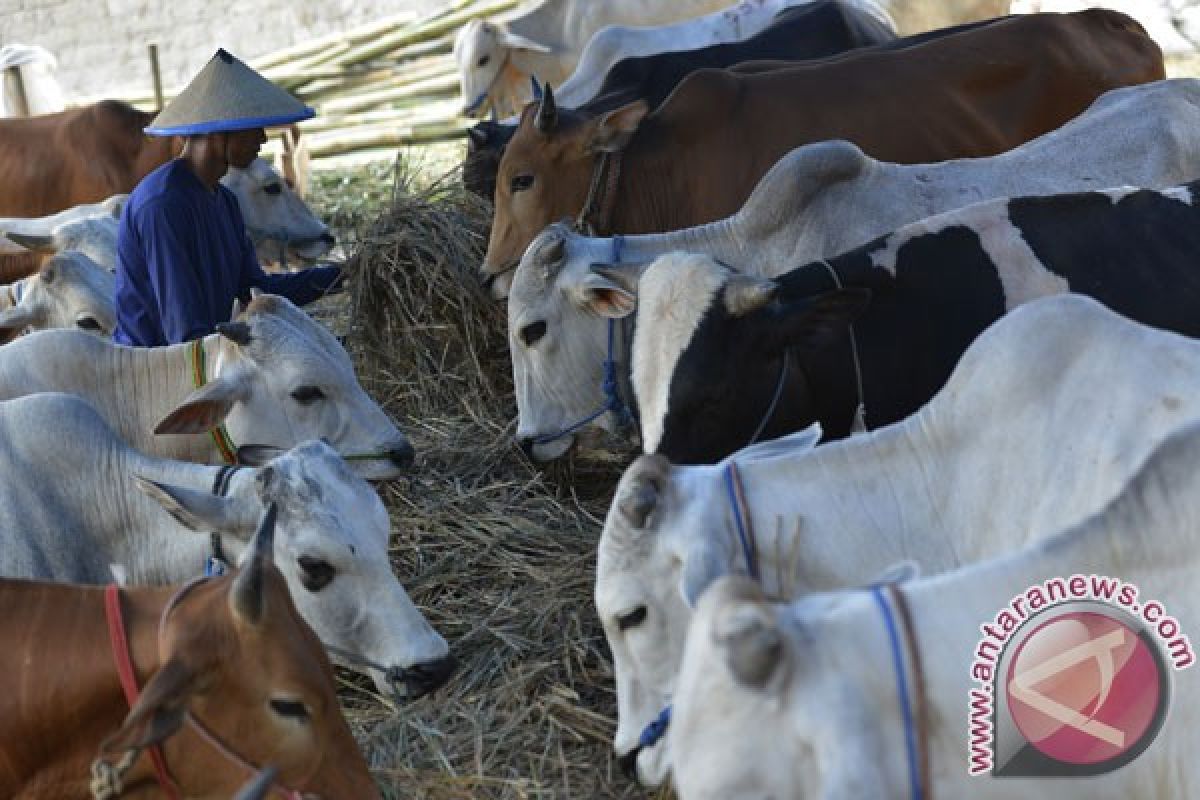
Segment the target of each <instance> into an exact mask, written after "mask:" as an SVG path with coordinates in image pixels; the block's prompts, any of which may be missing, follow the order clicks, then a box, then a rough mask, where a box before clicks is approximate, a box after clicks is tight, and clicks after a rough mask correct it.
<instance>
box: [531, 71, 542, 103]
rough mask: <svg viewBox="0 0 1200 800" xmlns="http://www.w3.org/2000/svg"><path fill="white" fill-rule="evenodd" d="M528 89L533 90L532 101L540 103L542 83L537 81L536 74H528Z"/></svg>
mask: <svg viewBox="0 0 1200 800" xmlns="http://www.w3.org/2000/svg"><path fill="white" fill-rule="evenodd" d="M529 86H530V90H531V91H532V92H533V101H534V102H535V103H540V102H541V101H542V85H541V84H540V83H538V79H537V76H536V75H530V76H529Z"/></svg>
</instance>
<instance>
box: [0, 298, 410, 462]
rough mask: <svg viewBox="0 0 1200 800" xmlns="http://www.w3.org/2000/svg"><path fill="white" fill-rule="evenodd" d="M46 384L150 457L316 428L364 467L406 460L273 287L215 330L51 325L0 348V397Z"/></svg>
mask: <svg viewBox="0 0 1200 800" xmlns="http://www.w3.org/2000/svg"><path fill="white" fill-rule="evenodd" d="M49 391H61V392H69V393H71V394H77V395H80V396H82V397H85V398H87V399H88V400H89V401H90V402H91V403H92V404H93V405H94V406H96V408H97V409H98V410H99V411H100V414H101V416H103V417H104V419H105V420H107V421H108V423H109V424H110V425H111V426H112V427H113V428H114V429H115V430H116V431H117V432H118V433H119V434H120V435H121V437H122V438H123V439H124V440H125V441H127V442H129V443H130V444H131V445H132V446H134V447H136V448H137V449H139V450H141V451H143V452H146V453H149V454H152V455H156V456H159V457H162V458H172V459H177V460H180V461H194V462H199V463H204V464H213V463H221V462H225V463H231V462H233V461H235V460H236V458H237V455H238V452H237V451H238V448H237V443H254V444H268V445H276V446H278V447H293V446H295V445H297V444H299V443H300V442H301V441H304V440H306V439H317V438H322V437H324V438H326V439H328V440H329V442H330V443H331V444H332V445H333V446H334V447H335V448H336V449H337V450H338V451H339V452H341V453H342V454H343V455H344V456H346V457H347V459H349V460H352V462H353V464H354V466H355V468H356V470H357V471H358V472H359V473H360V474H361V475H363V476H364V477H367V478H375V479H384V478H393V477H397V476H399V475H401V474H402V473H403V468H405V467H407V466H408V465H409V464H411V463H412V460H413V449H412V445H411V444H409V442H408V439H407V438H405V436H404V434H402V433H401V432H400V431H399V430H397V429H396V426H395V424H393V423H392V421H391V420H390V419H388V417H387V415H386V414H384V412H383V410H382V409H380V408H379V406H378V405H377V404H376V403H375V401H374V400H372V399H371V398H370V397H369V396H368V395H367V393H366V392H364V391H363V389H362V387H361V386H360V385H359V383H358V380H357V378H356V377H355V375H354V368H353V366H352V364H351V362H350V356H349V355H348V354H347V353H346V351H345V349H344V348H343V347H342V345H341V344H340V343H339V342H338V340H337V339H336V338H335V337H334V336H333V334H331V333H330V332H329V331H328V330H326V329H325V328H324V327H322V326H321V325H320V324H318V323H317V322H315V321H314V320H313V319H312V318H311V317H309V316H308V315H307V314H305V313H304V312H303V311H301V310H300V309H298V308H296V306H294V305H292V303H291V302H289V301H288V300H287V299H286V298H283V297H278V296H276V295H269V294H258V295H257V296H256V297H254V298H253V299H252V300H251V301H250V303H249V304H248V306H247V307H246V308H245V310H244V312H243V313H242V314H240V315H239V316H237V318H236V319H235V320H234V321H233V322H228V323H222V324H221V325H219V326H218V332H217V333H213V334H210V335H208V336H205V337H204V338H202V339H197V340H195V341H192V342H187V343H184V344H177V345H171V346H169V347H158V348H134V347H122V346H120V345H117V344H113V343H112V342H110V341H102V340H100V339H97V338H96V337H93V336H88V335H87V334H84V333H81V332H78V331H70V330H51V331H39V332H38V333H34V334H30V335H29V336H23V337H21V338H20V339H18V340H17V341H14V342H12V343H10V344H7V345H5V346H4V347H3V348H0V399H10V398H13V397H20V396H23V395H27V394H33V393H35V392H49ZM210 432H211V433H210ZM161 434H176V435H170V436H165V435H161ZM179 434H185V435H179Z"/></svg>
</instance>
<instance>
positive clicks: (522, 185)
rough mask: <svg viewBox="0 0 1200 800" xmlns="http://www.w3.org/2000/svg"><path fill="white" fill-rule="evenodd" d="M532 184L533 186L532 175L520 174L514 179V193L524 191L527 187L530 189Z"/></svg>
mask: <svg viewBox="0 0 1200 800" xmlns="http://www.w3.org/2000/svg"><path fill="white" fill-rule="evenodd" d="M530 186H533V176H532V175H518V176H517V177H515V178H513V179H512V191H513V194H516V193H517V192H523V191H525V190H526V189H528V188H529V187H530Z"/></svg>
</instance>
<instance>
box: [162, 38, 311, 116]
mask: <svg viewBox="0 0 1200 800" xmlns="http://www.w3.org/2000/svg"><path fill="white" fill-rule="evenodd" d="M315 114H316V112H315V111H313V110H312V109H311V108H309V107H308V106H306V105H304V104H303V103H301V102H300V101H299V100H297V99H296V98H294V97H292V96H291V95H290V94H288V93H287V92H285V91H284V90H283V89H280V88H279V87H278V86H276V85H275V84H273V83H271V82H270V81H268V80H267V79H266V78H264V77H263V76H262V75H259V74H258V73H257V72H255V71H254V70H252V69H251V68H250V67H247V66H246V65H245V64H243V63H242V62H241V61H239V60H238V59H236V58H234V57H233V56H232V55H230V54H229V53H228V52H226V51H225V50H223V49H222V50H218V51H217V54H216V55H215V56H213V57H212V60H211V61H209V62H208V64H207V65H205V67H204V69H202V70H200V72H199V74H197V75H196V77H195V78H192V82H191V83H189V84H188V85H187V88H186V89H184V90H183V91H182V92H180V93H179V96H178V97H176V98H175V99H174V100H172V101H171V102H170V103H168V104H167V107H166V108H164V109H163V110H162V112H161V113H159V115H158V116H157V117H155V118H154V121H153V122H151V123H150V126H149V127H148V128H146V133H149V134H154V135H156V136H188V135H192V134H200V133H220V132H222V131H242V130H247V129H248V128H265V127H268V126H270V125H287V124H289V123H292V122H299V121H300V120H302V119H308V118H309V117H312V116H313V115H315Z"/></svg>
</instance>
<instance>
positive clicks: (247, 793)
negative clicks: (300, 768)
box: [233, 766, 279, 800]
mask: <svg viewBox="0 0 1200 800" xmlns="http://www.w3.org/2000/svg"><path fill="white" fill-rule="evenodd" d="M278 777H279V770H278V769H277V768H276V767H273V766H272V767H266V768H265V769H263V770H262V772H260V773H258V775H257V776H256V777H254V778H252V779H251V780H250V782H249V783H247V784H246V785H244V786H243V787H242V788H241V789H240V790H239V791H238V793H237V794H236V795H234V798H233V800H263V798H266V797H270V795H271V787H272V786H273V785H274V784H275V779H276V778H278Z"/></svg>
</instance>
